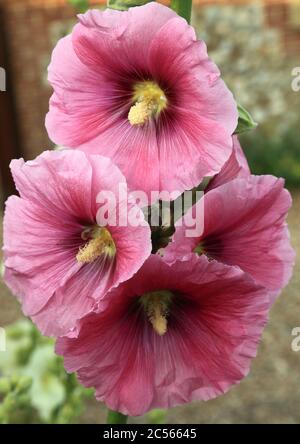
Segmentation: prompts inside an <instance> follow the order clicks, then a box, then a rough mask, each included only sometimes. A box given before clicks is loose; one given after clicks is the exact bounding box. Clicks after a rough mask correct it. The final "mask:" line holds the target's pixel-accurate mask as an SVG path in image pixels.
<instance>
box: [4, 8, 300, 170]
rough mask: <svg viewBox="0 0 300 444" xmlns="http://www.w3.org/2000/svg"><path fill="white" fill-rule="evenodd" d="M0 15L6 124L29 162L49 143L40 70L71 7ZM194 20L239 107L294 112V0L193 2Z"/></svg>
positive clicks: (297, 18)
mask: <svg viewBox="0 0 300 444" xmlns="http://www.w3.org/2000/svg"><path fill="white" fill-rule="evenodd" d="M161 1H162V3H165V4H168V0H161ZM101 3H102V4H103V6H104V5H105V3H106V2H105V1H104V0H91V1H90V5H91V7H93V6H96V5H97V6H99V5H101ZM249 8H250V9H249ZM0 13H1V14H2V17H3V27H4V29H2V32H3V33H4V34H5V42H6V43H5V44H6V53H7V54H8V57H9V60H8V63H9V65H10V71H9V77H10V79H9V80H10V88H11V91H10V92H11V93H12V96H13V98H14V100H13V103H12V105H13V108H14V112H13V113H12V117H11V118H10V120H11V126H12V127H13V131H14V132H15V134H18V142H17V151H18V153H20V154H21V155H23V156H24V157H25V158H26V159H30V158H33V157H35V156H36V155H38V154H39V153H40V152H41V151H43V150H45V149H48V148H51V147H52V143H51V141H50V140H49V139H48V137H47V133H46V130H45V126H44V119H45V114H46V113H47V110H48V101H49V97H50V95H51V88H50V86H49V85H48V83H47V72H46V68H47V65H48V63H49V61H50V56H51V51H52V49H53V47H54V46H55V44H56V42H57V41H58V39H59V38H60V37H62V36H64V35H65V34H67V33H68V32H69V31H70V29H71V27H72V25H73V23H74V22H75V20H76V18H75V11H74V9H73V8H72V7H71V6H70V5H69V3H68V1H67V0H0ZM193 24H194V25H195V26H196V27H197V30H198V34H199V36H200V37H203V38H204V39H205V40H207V44H208V49H209V54H210V55H211V56H212V58H213V59H214V60H215V61H216V62H217V63H218V64H219V65H220V67H221V70H222V74H223V75H224V76H225V79H226V81H227V82H228V84H229V86H230V87H232V88H233V89H234V92H235V94H236V95H237V98H238V99H239V98H240V99H241V101H242V103H243V105H245V106H248V105H250V108H252V105H253V103H254V102H260V104H259V106H258V105H257V103H255V108H256V116H257V118H258V120H260V114H263V113H265V112H266V110H267V114H266V115H265V117H264V118H265V120H267V119H268V117H269V115H271V116H272V113H273V114H274V113H275V114H276V113H277V114H278V115H280V114H282V113H284V112H285V109H286V108H288V111H289V113H290V114H292V112H293V111H291V110H293V109H294V107H293V106H290V104H291V102H292V101H293V100H295V94H294V96H293V98H291V99H290V98H289V96H290V92H291V91H290V83H289V82H290V75H289V70H290V65H289V63H291V65H292V64H293V63H294V62H293V60H297V58H298V57H299V48H300V0H261V1H257V0H243V1H242V0H194V14H193ZM247 39H248V41H247ZM248 49H249V50H248ZM286 57H289V58H290V59H291V60H292V61H291V62H290V61H288V62H286ZM295 63H297V62H296V61H295ZM283 65H284V67H283ZM298 65H299V62H298ZM294 66H297V65H295V64H294ZM259 84H261V86H262V88H261V89H263V90H264V91H263V94H261V93H260V91H259V88H257V87H258V86H259ZM267 84H269V88H268V91H266V85H267ZM270 84H271V86H272V87H271V86H270ZM267 93H268V94H267ZM1 94H6V93H1ZM266 95H268V97H267V98H265V97H266ZM283 98H284V100H283ZM1 100H2V98H1ZM283 102H284V103H283ZM1 103H4V101H1ZM1 103H0V107H1V106H2V108H5V109H6V105H1ZM272 103H273V105H272ZM272 107H273V108H272ZM271 108H272V109H271ZM251 110H252V109H250V111H251ZM260 110H261V113H260ZM4 111H5V110H4ZM290 120H292V118H291V119H290ZM272 125H273V123H272ZM2 131H3V129H2ZM4 131H5V128H4ZM1 145H2V144H1ZM8 149H9V148H8V144H6V145H5V146H1V151H3V150H8ZM6 154H7V156H6V157H9V156H10V155H11V156H15V155H16V154H15V153H11V154H10V153H6ZM2 157H3V156H2ZM1 162H2V164H3V162H6V160H2V158H1ZM6 167H7V165H6V166H3V165H2V171H3V169H4V168H6Z"/></svg>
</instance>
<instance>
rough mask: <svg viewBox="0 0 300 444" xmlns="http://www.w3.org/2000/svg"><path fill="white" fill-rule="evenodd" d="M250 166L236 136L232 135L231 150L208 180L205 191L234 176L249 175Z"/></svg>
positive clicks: (242, 176)
mask: <svg viewBox="0 0 300 444" xmlns="http://www.w3.org/2000/svg"><path fill="white" fill-rule="evenodd" d="M250 174H251V172H250V168H249V165H248V162H247V159H246V157H245V154H244V152H243V149H242V147H241V145H240V142H239V139H238V137H237V136H233V151H232V154H231V156H230V158H229V159H228V160H227V162H226V163H225V165H224V166H223V168H222V169H221V171H220V172H219V173H218V174H217V175H216V176H215V177H214V178H213V179H212V180H211V181H210V183H209V185H208V187H207V188H206V190H205V191H209V190H212V189H213V188H217V187H219V186H220V185H223V184H225V183H227V182H230V181H231V180H233V179H236V178H245V177H249V176H250Z"/></svg>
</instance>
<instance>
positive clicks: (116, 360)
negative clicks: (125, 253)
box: [56, 255, 268, 416]
mask: <svg viewBox="0 0 300 444" xmlns="http://www.w3.org/2000/svg"><path fill="white" fill-rule="evenodd" d="M267 307H268V297H267V296H266V291H265V289H263V288H262V287H260V286H258V285H257V284H255V282H254V281H253V280H252V279H251V278H250V276H249V275H247V274H246V273H243V272H242V271H241V270H240V269H238V268H236V267H228V266H225V265H223V264H220V263H218V262H216V261H213V262H209V261H208V260H207V258H205V257H200V258H197V257H196V256H195V255H191V256H190V258H189V260H188V261H178V262H175V263H173V264H171V265H168V264H167V263H165V262H164V261H163V259H162V258H161V257H160V256H158V255H152V256H151V257H150V258H149V259H148V260H147V261H146V262H145V264H144V265H143V267H142V268H141V269H140V271H139V272H138V273H137V274H136V275H135V276H134V277H133V278H132V279H131V280H130V281H127V282H126V283H123V284H121V285H120V286H119V287H118V288H116V289H114V290H112V291H111V293H110V304H109V305H108V307H107V309H106V310H104V311H102V312H101V313H93V314H90V315H88V316H87V317H85V318H83V319H82V320H81V321H80V325H81V328H80V333H79V335H78V337H77V338H61V339H59V340H58V342H57V346H56V351H57V353H58V354H60V355H63V356H64V358H65V361H64V362H65V367H66V369H67V370H68V371H69V372H73V371H77V373H78V376H79V380H80V381H81V383H82V384H84V385H85V386H87V387H90V386H93V387H95V388H96V397H97V399H98V400H101V401H105V403H106V404H107V406H108V407H109V408H111V409H113V410H117V411H119V412H122V413H123V414H129V415H134V416H136V415H142V414H144V413H146V412H147V411H149V410H150V409H153V408H170V407H174V406H176V405H179V404H184V403H188V402H190V401H195V400H208V399H211V398H214V397H216V396H218V395H220V394H222V393H224V392H226V391H227V390H228V389H229V388H230V387H231V386H232V385H233V384H236V383H238V382H239V381H240V380H241V379H242V378H243V377H244V376H245V375H246V374H247V373H248V371H249V365H250V361H251V358H253V357H254V356H255V355H256V350H257V345H258V341H259V339H260V335H261V331H262V329H263V326H264V324H265V322H266V319H267Z"/></svg>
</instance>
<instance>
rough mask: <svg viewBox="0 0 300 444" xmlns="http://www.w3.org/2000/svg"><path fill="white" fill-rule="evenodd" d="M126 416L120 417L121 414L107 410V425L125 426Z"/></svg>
mask: <svg viewBox="0 0 300 444" xmlns="http://www.w3.org/2000/svg"><path fill="white" fill-rule="evenodd" d="M127 420H128V416H126V415H122V413H119V412H114V411H113V410H108V414H107V424H127Z"/></svg>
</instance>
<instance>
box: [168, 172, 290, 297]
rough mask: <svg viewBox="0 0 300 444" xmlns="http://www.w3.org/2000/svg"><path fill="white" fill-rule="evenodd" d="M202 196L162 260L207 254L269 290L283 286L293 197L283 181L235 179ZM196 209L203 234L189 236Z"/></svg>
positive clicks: (287, 273)
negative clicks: (202, 223)
mask: <svg viewBox="0 0 300 444" xmlns="http://www.w3.org/2000/svg"><path fill="white" fill-rule="evenodd" d="M203 199H204V203H203V202H201V201H199V202H198V203H197V204H196V205H195V206H194V207H192V208H191V209H190V210H189V212H188V213H187V214H186V215H185V216H184V217H183V219H181V220H180V221H178V222H177V224H176V232H175V234H174V237H173V242H172V243H171V244H170V245H169V246H168V247H167V248H166V250H165V252H164V255H165V259H166V260H168V261H169V260H171V261H172V260H177V259H178V258H179V257H184V256H185V255H188V254H190V253H191V252H195V253H197V254H199V255H202V254H205V255H207V256H208V257H209V258H211V259H216V260H218V261H220V262H223V263H224V264H228V265H235V266H239V267H240V268H241V269H242V270H244V271H245V272H247V273H249V274H250V275H251V276H252V277H253V278H254V279H255V280H256V281H257V282H258V283H259V284H261V285H263V286H265V287H267V288H268V289H270V290H275V291H277V290H280V289H282V288H283V287H284V286H285V285H286V284H287V283H288V281H289V279H290V277H291V274H292V269H293V264H294V258H295V254H294V251H293V249H292V247H291V245H290V238H289V232H288V228H287V224H286V216H287V213H288V210H289V208H290V206H291V197H290V194H289V192H288V191H287V190H285V189H284V180H283V179H277V178H276V177H273V176H249V177H248V178H246V179H235V180H233V181H231V182H228V183H226V184H224V185H222V186H219V187H218V188H215V189H213V190H211V191H209V192H208V193H207V194H206V195H205V196H204V197H203ZM202 205H204V206H202ZM198 207H199V208H198ZM200 208H201V209H202V210H203V212H204V229H203V232H202V233H198V234H197V235H196V236H194V237H188V236H187V229H188V230H190V229H191V228H195V227H196V221H197V215H198V217H199V215H200V211H199V209H200ZM197 211H198V212H197ZM187 227H188V228H187ZM196 231H197V230H196Z"/></svg>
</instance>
